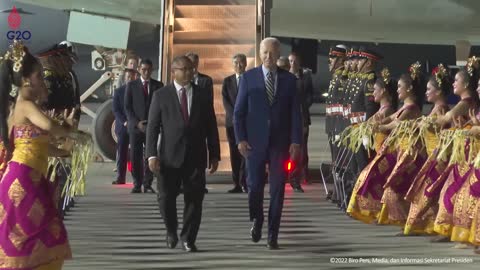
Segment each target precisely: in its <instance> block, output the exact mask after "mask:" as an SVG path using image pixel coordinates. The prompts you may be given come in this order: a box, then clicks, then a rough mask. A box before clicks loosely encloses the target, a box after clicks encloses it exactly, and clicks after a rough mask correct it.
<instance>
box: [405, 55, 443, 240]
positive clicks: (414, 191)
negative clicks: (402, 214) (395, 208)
mask: <svg viewBox="0 0 480 270" xmlns="http://www.w3.org/2000/svg"><path fill="white" fill-rule="evenodd" d="M451 86H452V84H451V79H450V76H449V75H448V71H447V69H446V68H445V66H444V65H443V64H439V65H438V67H436V68H435V69H434V70H433V72H432V76H431V77H430V79H429V81H428V83H427V93H426V97H427V101H428V102H430V103H433V108H432V110H431V111H430V114H429V115H428V116H427V117H425V118H423V119H422V121H421V122H420V123H419V127H420V129H419V132H418V135H416V136H418V137H420V139H421V141H422V142H423V144H424V145H425V151H426V154H427V156H428V158H427V161H426V162H425V163H424V165H423V166H422V168H421V169H420V172H419V173H418V174H417V176H416V177H415V179H414V180H413V183H412V185H411V186H410V188H409V190H408V192H407V194H406V196H405V199H406V200H407V201H408V202H410V210H409V213H408V217H407V221H406V223H405V227H404V230H403V232H404V234H405V235H418V234H431V233H433V222H434V220H435V216H436V214H437V210H438V203H437V202H438V196H436V197H433V198H432V197H430V196H427V194H426V193H427V191H426V190H427V188H428V187H429V186H430V185H431V184H432V183H433V182H434V181H436V180H437V178H438V177H439V176H440V174H441V173H442V172H443V171H444V170H445V168H446V166H447V164H446V162H445V161H442V160H437V157H438V145H439V144H440V132H439V131H440V129H441V127H439V126H436V125H434V124H433V122H434V121H435V119H436V118H438V117H442V116H443V115H445V113H447V112H448V110H449V107H448V105H447V96H448V95H449V94H450V92H451Z"/></svg>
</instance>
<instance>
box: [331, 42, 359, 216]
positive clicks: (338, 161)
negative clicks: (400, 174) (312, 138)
mask: <svg viewBox="0 0 480 270" xmlns="http://www.w3.org/2000/svg"><path fill="white" fill-rule="evenodd" d="M358 56H359V50H358V48H357V47H351V48H350V50H349V51H348V53H347V60H346V61H345V63H346V64H345V69H344V72H343V74H342V75H343V76H344V87H343V90H344V91H343V92H342V93H339V94H340V95H339V101H338V102H339V104H338V106H339V113H338V114H337V115H336V117H335V119H336V121H335V141H337V140H338V139H339V138H340V134H341V133H342V132H343V131H344V130H345V128H346V127H348V126H350V118H349V115H350V111H351V107H352V105H351V104H352V100H353V93H354V92H355V90H356V89H357V87H358V84H359V81H358V70H357V67H358V65H357V64H358ZM352 156H353V153H352V152H351V151H350V150H348V149H346V148H345V147H342V148H339V149H337V154H336V157H335V168H336V171H335V172H333V173H336V174H337V181H343V182H353V181H354V179H355V168H356V167H357V166H356V164H355V159H353V158H352ZM340 178H342V179H340ZM337 186H338V184H337ZM342 186H344V185H343V184H342ZM336 192H342V191H339V190H336ZM342 193H343V192H342ZM342 197H343V195H342V194H336V193H335V194H334V195H333V196H332V201H333V202H337V203H338V206H339V207H341V208H342V207H346V206H342V203H343V201H342V200H341V198H342Z"/></svg>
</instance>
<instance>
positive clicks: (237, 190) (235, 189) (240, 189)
mask: <svg viewBox="0 0 480 270" xmlns="http://www.w3.org/2000/svg"><path fill="white" fill-rule="evenodd" d="M242 192H243V191H242V188H241V187H234V188H232V189H230V190H229V191H228V193H242Z"/></svg>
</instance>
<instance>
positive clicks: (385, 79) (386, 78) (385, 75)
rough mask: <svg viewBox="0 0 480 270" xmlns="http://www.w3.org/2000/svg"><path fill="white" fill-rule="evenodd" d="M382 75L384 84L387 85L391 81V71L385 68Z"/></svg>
mask: <svg viewBox="0 0 480 270" xmlns="http://www.w3.org/2000/svg"><path fill="white" fill-rule="evenodd" d="M380 74H381V75H382V79H383V82H384V83H385V85H387V84H388V82H389V81H390V70H388V68H384V69H382V71H381V72H380Z"/></svg>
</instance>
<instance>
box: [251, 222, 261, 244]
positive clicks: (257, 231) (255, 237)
mask: <svg viewBox="0 0 480 270" xmlns="http://www.w3.org/2000/svg"><path fill="white" fill-rule="evenodd" d="M256 223H257V222H256V221H253V226H252V228H251V229H250V237H251V238H252V241H253V242H254V243H258V241H260V239H262V229H261V228H260V226H259V225H258V224H256Z"/></svg>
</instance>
